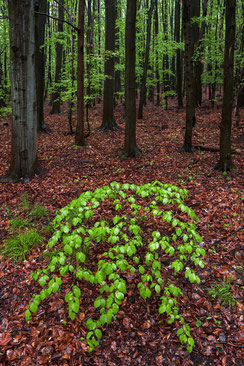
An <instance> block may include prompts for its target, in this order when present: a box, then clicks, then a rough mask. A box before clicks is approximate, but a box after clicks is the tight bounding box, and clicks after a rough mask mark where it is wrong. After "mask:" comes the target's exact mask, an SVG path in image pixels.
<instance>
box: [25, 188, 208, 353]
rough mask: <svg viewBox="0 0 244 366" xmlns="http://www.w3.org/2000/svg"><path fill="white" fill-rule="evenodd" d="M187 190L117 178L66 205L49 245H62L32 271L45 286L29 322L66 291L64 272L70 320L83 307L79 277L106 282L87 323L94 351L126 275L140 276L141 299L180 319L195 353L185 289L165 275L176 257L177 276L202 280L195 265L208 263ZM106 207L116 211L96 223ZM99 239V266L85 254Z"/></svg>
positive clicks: (31, 306) (116, 308)
mask: <svg viewBox="0 0 244 366" xmlns="http://www.w3.org/2000/svg"><path fill="white" fill-rule="evenodd" d="M186 195H187V191H186V190H184V189H180V188H178V187H175V186H173V185H170V184H162V183H160V182H158V181H155V182H153V183H148V184H145V185H142V186H137V185H135V184H128V183H126V184H123V185H121V184H119V183H117V182H113V183H111V184H110V185H109V186H104V187H102V188H98V189H96V190H95V191H94V192H90V191H87V192H85V193H83V194H82V195H81V196H80V197H79V198H78V199H76V200H74V201H72V202H71V203H70V204H69V205H68V206H66V207H64V208H62V209H61V210H60V211H59V213H58V215H57V216H56V218H55V220H54V222H53V225H54V228H55V230H56V231H55V233H54V235H53V236H52V238H51V239H50V241H49V243H48V245H47V248H49V249H50V250H53V249H52V248H53V247H54V246H56V248H57V249H58V251H57V253H56V255H55V254H54V255H53V256H52V258H51V261H50V263H49V265H48V267H47V268H46V269H44V270H38V272H37V273H34V274H33V278H34V279H35V280H37V281H39V284H40V285H41V286H42V287H43V289H42V291H41V292H40V294H39V295H34V296H33V299H32V300H31V302H30V304H29V306H28V310H27V311H26V320H30V319H31V312H32V313H36V312H37V309H38V305H39V303H40V302H41V301H42V300H44V299H46V298H48V297H49V296H50V295H51V293H52V292H57V291H58V290H59V289H60V287H61V284H62V277H64V276H65V275H66V274H67V273H68V272H71V273H72V276H73V278H76V281H75V282H76V285H74V286H71V288H70V291H69V293H68V294H66V296H65V301H66V302H67V303H68V308H69V316H70V318H71V319H72V320H74V319H75V317H76V314H77V313H78V312H79V306H80V297H81V296H82V292H81V289H79V288H78V287H77V280H81V279H84V280H85V281H88V282H90V283H91V284H94V285H95V287H96V288H97V287H100V295H99V296H98V297H97V298H96V299H95V301H94V307H95V308H96V309H99V312H100V316H99V317H98V319H91V318H90V319H88V320H87V323H86V325H87V328H88V330H89V332H88V334H87V342H88V344H89V347H90V350H93V349H94V347H96V346H97V345H98V340H99V339H100V338H101V337H102V331H101V328H102V327H103V326H104V325H105V324H110V323H111V321H112V320H113V319H115V318H116V314H117V313H118V311H119V306H120V305H121V303H122V301H123V300H124V298H125V295H126V293H127V286H128V284H127V277H128V276H133V275H135V278H138V277H139V278H140V280H139V282H138V284H137V287H138V289H139V292H140V295H141V297H142V298H143V299H145V300H146V299H147V298H150V297H152V296H153V297H156V298H158V301H159V313H160V314H163V315H164V316H166V317H167V319H168V323H173V322H174V321H175V320H176V321H177V325H179V324H181V327H180V328H179V329H178V331H177V334H178V336H179V339H180V341H181V342H182V343H183V344H185V345H186V346H187V349H188V350H189V352H191V351H192V347H193V345H194V341H193V339H192V337H191V335H190V328H189V325H188V324H186V323H185V320H184V317H183V316H182V315H181V314H180V311H179V308H178V305H177V298H178V297H179V296H180V295H182V291H181V289H180V288H179V287H177V286H176V285H175V284H174V283H171V282H170V281H169V280H168V278H167V276H166V274H165V259H167V260H168V262H169V263H171V266H169V268H167V271H168V270H169V271H172V272H171V273H172V275H175V276H177V275H179V274H180V275H181V276H185V277H186V278H188V279H189V281H190V283H193V282H197V283H200V279H199V277H198V276H197V275H196V273H195V270H194V269H193V268H196V267H198V266H199V267H201V268H202V267H203V266H204V264H203V260H202V259H201V258H202V256H204V255H205V251H204V249H202V248H201V247H200V246H199V245H197V242H200V241H201V240H202V239H201V237H200V235H199V234H198V233H197V231H196V229H195V225H194V223H193V221H194V220H197V216H196V215H195V213H194V212H193V210H192V209H190V208H189V207H188V206H186V205H184V203H183V200H184V198H185V197H186ZM104 205H105V207H106V208H107V207H108V206H107V205H109V207H110V209H111V211H110V215H109V216H110V217H108V218H106V217H100V221H98V219H95V218H94V215H96V214H97V209H98V208H99V207H100V206H101V207H103V206H104ZM111 207H113V208H111ZM107 211H108V209H106V210H104V211H103V212H107ZM113 212H114V215H113ZM182 218H186V221H185V222H184V221H182ZM187 218H188V220H187ZM188 221H189V222H188ZM148 224H149V225H148ZM153 229H154V230H153ZM101 242H102V243H103V244H102V245H103V246H105V247H106V251H105V252H104V253H103V259H100V260H99V261H98V263H97V269H96V270H95V271H94V270H91V269H90V268H89V264H88V263H87V262H88V261H87V260H86V259H87V257H88V256H89V253H90V252H91V251H92V250H93V248H96V247H97V246H98V245H99V243H101ZM167 273H168V272H167Z"/></svg>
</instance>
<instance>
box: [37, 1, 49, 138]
mask: <svg viewBox="0 0 244 366" xmlns="http://www.w3.org/2000/svg"><path fill="white" fill-rule="evenodd" d="M36 10H38V11H39V12H41V13H46V12H47V0H42V1H40V6H39V8H38V9H36ZM35 20H36V24H35V47H36V48H35V67H36V93H37V94H36V102H37V130H38V131H43V130H44V131H45V130H46V129H47V125H46V124H45V122H44V110H43V101H44V88H45V51H44V48H43V47H42V46H43V45H44V41H45V26H46V17H45V16H41V15H38V14H37V15H36V16H35Z"/></svg>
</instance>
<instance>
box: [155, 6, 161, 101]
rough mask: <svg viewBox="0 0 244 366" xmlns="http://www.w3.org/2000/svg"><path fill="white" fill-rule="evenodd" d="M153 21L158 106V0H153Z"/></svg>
mask: <svg viewBox="0 0 244 366" xmlns="http://www.w3.org/2000/svg"><path fill="white" fill-rule="evenodd" d="M154 21H155V38H156V82H157V103H156V105H157V107H159V106H160V78H159V65H158V47H159V44H158V0H156V1H155V11H154Z"/></svg>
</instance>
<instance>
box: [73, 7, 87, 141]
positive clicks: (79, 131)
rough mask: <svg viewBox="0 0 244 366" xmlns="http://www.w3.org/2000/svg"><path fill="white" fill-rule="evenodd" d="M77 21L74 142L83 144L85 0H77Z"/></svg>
mask: <svg viewBox="0 0 244 366" xmlns="http://www.w3.org/2000/svg"><path fill="white" fill-rule="evenodd" d="M78 17H79V21H78V28H79V31H78V51H77V57H78V61H77V124H76V131H75V144H76V145H77V146H84V145H85V144H86V143H85V136H84V18H85V0H80V1H79V14H78Z"/></svg>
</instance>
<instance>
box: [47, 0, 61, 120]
mask: <svg viewBox="0 0 244 366" xmlns="http://www.w3.org/2000/svg"><path fill="white" fill-rule="evenodd" d="M59 3H60V4H59V7H58V17H59V19H61V20H63V19H64V8H63V6H62V5H64V0H59ZM63 30H64V26H63V22H62V21H59V22H58V32H59V33H62V32H63ZM59 37H60V35H59ZM59 37H58V38H59ZM62 65H63V44H62V43H61V42H59V40H58V39H57V41H56V72H55V92H54V93H53V95H52V101H53V106H52V110H51V112H50V114H55V113H61V109H60V104H61V101H60V93H61V86H60V83H61V71H62Z"/></svg>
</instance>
